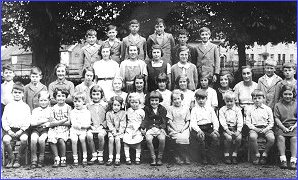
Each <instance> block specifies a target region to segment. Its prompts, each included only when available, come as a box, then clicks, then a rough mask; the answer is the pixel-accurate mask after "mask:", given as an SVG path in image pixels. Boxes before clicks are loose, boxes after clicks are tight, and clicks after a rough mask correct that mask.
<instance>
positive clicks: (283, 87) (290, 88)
mask: <svg viewBox="0 0 298 180" xmlns="http://www.w3.org/2000/svg"><path fill="white" fill-rule="evenodd" d="M287 90H289V91H292V93H293V101H295V100H296V95H297V93H296V88H295V86H293V85H290V84H285V85H283V86H282V87H281V90H280V93H279V98H280V99H282V98H283V93H284V92H285V91H287Z"/></svg>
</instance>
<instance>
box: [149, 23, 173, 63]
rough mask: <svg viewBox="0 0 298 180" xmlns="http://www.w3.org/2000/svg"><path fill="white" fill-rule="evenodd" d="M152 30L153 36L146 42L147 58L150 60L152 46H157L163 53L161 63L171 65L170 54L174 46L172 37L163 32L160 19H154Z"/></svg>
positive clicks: (163, 25) (163, 24)
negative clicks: (153, 29) (153, 30)
mask: <svg viewBox="0 0 298 180" xmlns="http://www.w3.org/2000/svg"><path fill="white" fill-rule="evenodd" d="M154 28H155V32H154V34H151V35H150V36H149V37H148V40H147V51H148V52H147V54H148V57H149V58H150V59H152V56H153V55H152V46H153V45H154V44H158V45H159V46H160V47H161V49H162V51H163V61H164V62H165V63H169V64H170V65H172V64H173V62H172V59H171V54H172V51H173V48H174V46H175V40H174V38H173V35H172V34H170V33H166V32H165V28H166V25H165V22H164V20H163V19H161V18H157V19H156V21H155V26H154Z"/></svg>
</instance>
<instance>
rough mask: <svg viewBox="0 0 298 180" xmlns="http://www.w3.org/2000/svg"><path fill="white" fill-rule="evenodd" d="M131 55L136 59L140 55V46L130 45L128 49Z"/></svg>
mask: <svg viewBox="0 0 298 180" xmlns="http://www.w3.org/2000/svg"><path fill="white" fill-rule="evenodd" d="M128 53H129V57H130V58H131V59H135V58H137V56H138V47H137V46H129V49H128Z"/></svg>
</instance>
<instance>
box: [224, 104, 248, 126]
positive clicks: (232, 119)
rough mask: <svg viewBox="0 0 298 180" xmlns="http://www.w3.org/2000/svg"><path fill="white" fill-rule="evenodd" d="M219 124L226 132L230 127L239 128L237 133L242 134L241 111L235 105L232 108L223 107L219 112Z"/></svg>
mask: <svg viewBox="0 0 298 180" xmlns="http://www.w3.org/2000/svg"><path fill="white" fill-rule="evenodd" d="M219 122H220V124H221V125H222V127H223V129H224V130H227V129H228V127H237V131H239V132H241V130H242V127H243V116H242V112H241V109H240V108H239V107H237V106H235V105H234V106H233V107H232V108H228V107H227V106H223V107H222V108H221V109H220V110H219Z"/></svg>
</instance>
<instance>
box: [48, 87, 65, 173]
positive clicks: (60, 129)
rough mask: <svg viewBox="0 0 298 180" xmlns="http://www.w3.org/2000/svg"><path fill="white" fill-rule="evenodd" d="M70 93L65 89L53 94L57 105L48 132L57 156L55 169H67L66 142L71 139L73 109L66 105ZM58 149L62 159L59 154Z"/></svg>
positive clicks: (53, 150)
mask: <svg viewBox="0 0 298 180" xmlns="http://www.w3.org/2000/svg"><path fill="white" fill-rule="evenodd" d="M68 95H69V92H68V91H67V90H65V89H56V90H55V91H54V93H53V96H54V98H55V101H56V102H57V104H55V105H54V106H53V107H52V113H53V115H52V116H53V117H54V119H53V121H52V122H51V123H50V125H49V127H50V129H49V131H48V142H49V143H50V146H51V149H52V152H53V154H54V156H55V159H54V164H53V168H57V167H58V166H59V165H60V166H61V167H66V146H65V142H66V141H67V140H68V138H69V126H70V121H69V115H70V111H71V107H70V106H69V105H68V104H66V103H65V101H66V97H67V96H68ZM58 147H59V151H60V157H59V154H58Z"/></svg>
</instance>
